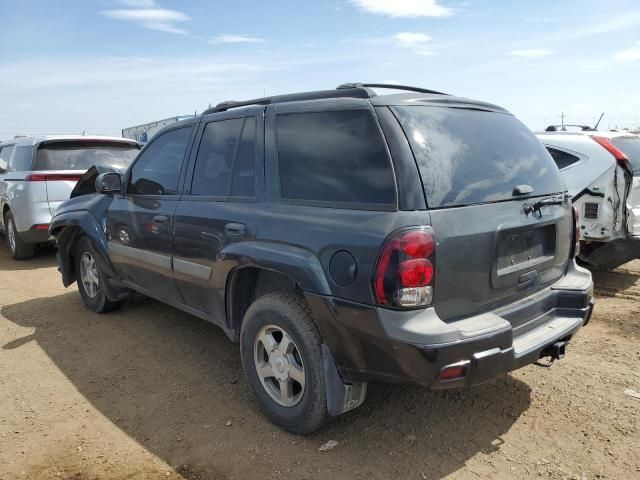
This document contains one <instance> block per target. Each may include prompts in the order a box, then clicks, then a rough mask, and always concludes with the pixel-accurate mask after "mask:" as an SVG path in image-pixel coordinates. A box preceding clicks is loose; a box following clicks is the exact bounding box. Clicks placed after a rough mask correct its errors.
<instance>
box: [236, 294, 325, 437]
mask: <svg viewBox="0 0 640 480" xmlns="http://www.w3.org/2000/svg"><path fill="white" fill-rule="evenodd" d="M321 345H322V338H321V337H320V333H319V332H318V329H317V327H316V325H315V323H314V322H313V319H312V318H311V314H310V312H309V308H308V307H307V305H306V303H305V302H304V300H303V299H302V298H300V297H299V296H297V295H295V294H293V293H289V292H276V293H270V294H268V295H265V296H263V297H260V298H259V299H258V300H256V301H255V302H254V303H253V304H252V305H251V306H250V307H249V309H248V310H247V313H246V314H245V316H244V320H243V323H242V328H241V331H240V353H241V357H242V367H243V369H244V374H245V376H246V378H247V382H248V383H249V386H250V387H251V390H253V393H254V395H255V397H256V399H257V401H258V403H259V404H260V407H261V408H262V410H263V411H264V412H265V414H266V415H267V416H268V417H269V418H270V419H271V421H273V422H274V423H275V424H276V425H278V426H280V427H282V428H284V429H285V430H288V431H290V432H292V433H296V434H299V435H306V434H309V433H312V432H314V431H316V430H318V429H319V428H321V427H322V426H323V425H324V424H325V423H326V422H327V421H328V419H329V415H328V413H327V395H326V386H325V381H324V369H323V363H322V350H321Z"/></svg>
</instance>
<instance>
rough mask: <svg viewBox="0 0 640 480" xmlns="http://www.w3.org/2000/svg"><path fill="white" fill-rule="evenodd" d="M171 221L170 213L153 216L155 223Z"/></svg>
mask: <svg viewBox="0 0 640 480" xmlns="http://www.w3.org/2000/svg"><path fill="white" fill-rule="evenodd" d="M168 221H169V215H156V216H154V217H153V223H156V224H162V223H167V222H168Z"/></svg>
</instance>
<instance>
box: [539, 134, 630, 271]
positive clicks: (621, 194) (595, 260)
mask: <svg viewBox="0 0 640 480" xmlns="http://www.w3.org/2000/svg"><path fill="white" fill-rule="evenodd" d="M538 138H539V139H540V141H541V142H542V143H543V144H544V145H545V146H546V147H547V150H549V153H550V154H551V156H552V157H553V159H554V160H555V162H556V164H557V165H558V168H560V173H561V174H562V176H563V178H564V180H565V182H566V184H567V189H568V191H569V194H570V195H571V196H572V201H573V204H574V206H575V208H576V210H577V212H578V215H579V217H580V219H579V228H580V238H581V241H580V259H581V260H583V261H584V262H586V263H588V264H590V265H592V266H594V267H596V268H601V269H607V270H610V269H613V268H616V267H618V266H620V265H622V264H623V263H626V262H628V261H631V260H634V259H636V258H640V136H638V135H633V134H630V133H629V132H601V131H595V130H591V129H588V128H587V127H584V130H583V131H580V132H566V131H556V132H549V131H547V132H544V133H539V134H538Z"/></svg>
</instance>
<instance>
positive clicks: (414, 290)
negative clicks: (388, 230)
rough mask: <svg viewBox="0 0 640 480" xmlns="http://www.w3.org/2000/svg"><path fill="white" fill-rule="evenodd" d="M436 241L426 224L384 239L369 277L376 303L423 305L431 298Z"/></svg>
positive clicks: (409, 305)
mask: <svg viewBox="0 0 640 480" xmlns="http://www.w3.org/2000/svg"><path fill="white" fill-rule="evenodd" d="M435 248H436V242H435V239H434V237H433V231H432V230H431V228H429V227H412V228H409V229H403V230H398V231H397V232H394V233H393V234H392V235H391V236H390V237H389V238H388V239H387V241H386V242H385V244H384V246H383V247H382V251H381V252H380V255H379V257H378V262H377V264H376V269H375V274H374V276H373V291H374V294H375V298H376V301H377V302H378V304H379V305H385V306H391V307H402V308H410V307H424V306H427V305H430V304H431V302H432V301H433V281H434V271H435V268H434V261H435Z"/></svg>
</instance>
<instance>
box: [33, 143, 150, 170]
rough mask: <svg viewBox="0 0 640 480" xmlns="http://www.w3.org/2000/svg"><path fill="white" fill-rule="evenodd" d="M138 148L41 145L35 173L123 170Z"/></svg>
mask: <svg viewBox="0 0 640 480" xmlns="http://www.w3.org/2000/svg"><path fill="white" fill-rule="evenodd" d="M138 151H139V148H138V146H137V145H131V144H125V143H120V144H119V143H115V142H108V143H107V142H99V143H98V142H96V143H92V142H75V143H74V142H59V143H50V144H44V145H41V146H40V148H38V153H37V155H36V163H35V170H88V169H89V168H90V167H92V166H94V165H95V166H99V167H112V168H116V169H118V170H124V169H126V168H127V167H128V166H129V164H130V163H131V162H132V161H133V159H134V158H136V155H137V154H138Z"/></svg>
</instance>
